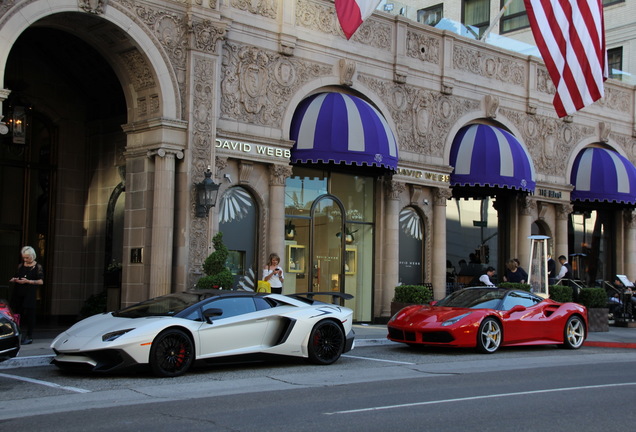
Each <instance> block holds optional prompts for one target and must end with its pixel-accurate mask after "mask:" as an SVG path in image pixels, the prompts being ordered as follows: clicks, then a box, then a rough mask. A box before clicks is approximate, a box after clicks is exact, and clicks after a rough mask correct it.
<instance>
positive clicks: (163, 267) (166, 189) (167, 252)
mask: <svg viewBox="0 0 636 432" xmlns="http://www.w3.org/2000/svg"><path fill="white" fill-rule="evenodd" d="M148 157H151V158H152V157H154V163H155V179H154V188H153V189H154V190H153V205H152V241H151V252H150V286H149V296H150V298H153V297H157V296H161V295H164V294H169V293H170V291H171V286H172V265H173V263H172V251H173V246H174V245H173V233H174V198H175V197H174V190H175V159H183V152H182V151H180V150H172V149H164V148H160V149H158V150H152V151H149V152H148Z"/></svg>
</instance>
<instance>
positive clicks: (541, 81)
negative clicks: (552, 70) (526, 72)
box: [537, 67, 556, 95]
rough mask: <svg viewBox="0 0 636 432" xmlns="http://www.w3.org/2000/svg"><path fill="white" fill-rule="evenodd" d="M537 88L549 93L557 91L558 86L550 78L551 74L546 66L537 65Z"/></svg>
mask: <svg viewBox="0 0 636 432" xmlns="http://www.w3.org/2000/svg"><path fill="white" fill-rule="evenodd" d="M537 90H539V91H540V92H542V93H546V94H549V95H553V94H555V93H556V88H555V87H554V83H553V82H552V79H551V78H550V74H549V73H548V70H547V69H546V68H544V67H537Z"/></svg>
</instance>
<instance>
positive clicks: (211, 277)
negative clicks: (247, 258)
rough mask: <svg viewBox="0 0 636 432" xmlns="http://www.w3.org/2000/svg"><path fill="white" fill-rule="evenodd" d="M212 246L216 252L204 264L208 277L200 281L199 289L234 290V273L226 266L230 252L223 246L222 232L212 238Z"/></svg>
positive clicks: (198, 283)
mask: <svg viewBox="0 0 636 432" xmlns="http://www.w3.org/2000/svg"><path fill="white" fill-rule="evenodd" d="M212 245H213V246H214V252H212V253H211V254H210V255H209V256H208V257H207V258H206V259H205V262H204V263H203V271H204V272H205V274H206V276H203V277H202V278H201V279H199V281H198V282H197V288H198V289H210V288H222V289H226V290H229V289H232V287H233V285H234V276H232V272H231V271H230V269H229V268H227V267H226V265H225V262H226V261H227V256H228V253H229V252H228V250H227V247H226V246H225V244H223V233H222V232H220V231H219V232H218V233H216V235H215V236H214V237H213V238H212Z"/></svg>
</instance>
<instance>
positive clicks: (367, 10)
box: [336, 0, 381, 39]
mask: <svg viewBox="0 0 636 432" xmlns="http://www.w3.org/2000/svg"><path fill="white" fill-rule="evenodd" d="M380 1H381V0H336V14H337V15H338V21H340V27H342V31H343V32H344V34H345V36H346V37H347V39H350V38H351V36H353V34H354V33H355V32H356V30H358V27H360V25H361V24H362V21H364V20H365V19H367V18H369V17H370V16H371V14H372V13H373V11H374V10H375V9H376V8H377V7H378V5H379V4H380Z"/></svg>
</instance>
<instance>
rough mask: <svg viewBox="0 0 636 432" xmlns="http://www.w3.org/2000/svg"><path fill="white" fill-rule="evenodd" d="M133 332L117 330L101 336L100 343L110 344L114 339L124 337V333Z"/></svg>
mask: <svg viewBox="0 0 636 432" xmlns="http://www.w3.org/2000/svg"><path fill="white" fill-rule="evenodd" d="M131 330H134V329H131V328H129V329H126V330H117V331H114V332H110V333H106V334H104V335H102V341H103V342H112V341H114V340H115V339H117V338H118V337H119V336H122V335H125V334H126V333H128V332H129V331H131Z"/></svg>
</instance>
